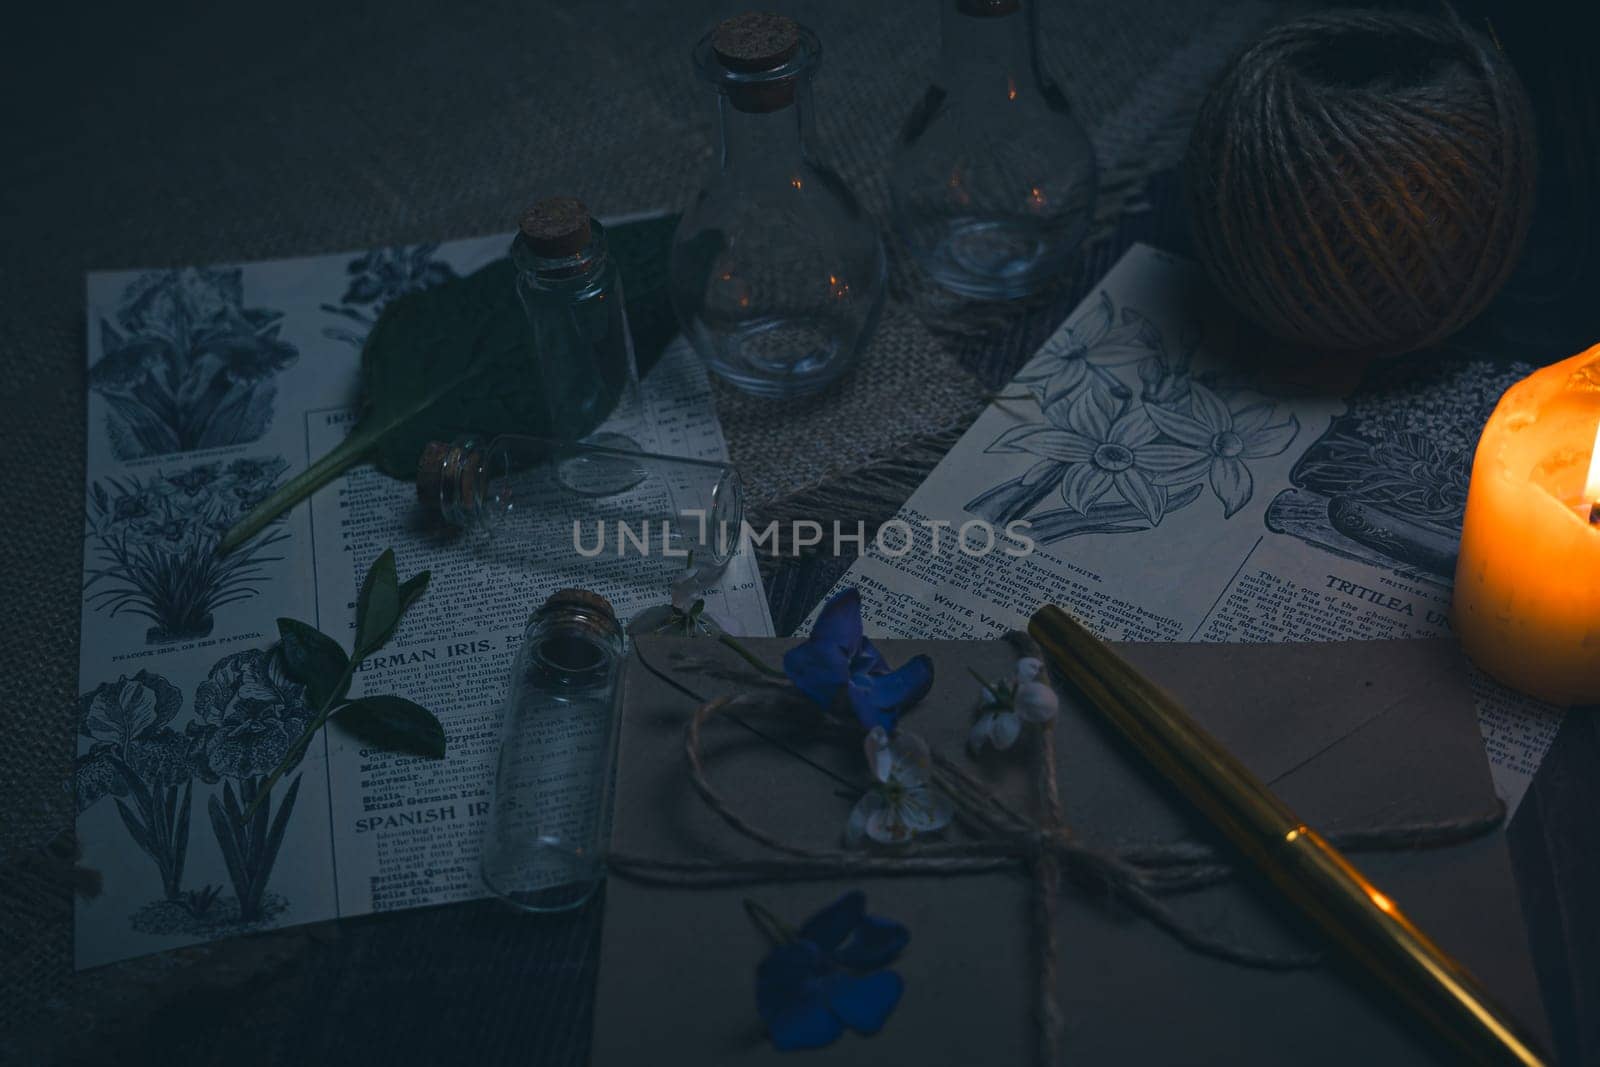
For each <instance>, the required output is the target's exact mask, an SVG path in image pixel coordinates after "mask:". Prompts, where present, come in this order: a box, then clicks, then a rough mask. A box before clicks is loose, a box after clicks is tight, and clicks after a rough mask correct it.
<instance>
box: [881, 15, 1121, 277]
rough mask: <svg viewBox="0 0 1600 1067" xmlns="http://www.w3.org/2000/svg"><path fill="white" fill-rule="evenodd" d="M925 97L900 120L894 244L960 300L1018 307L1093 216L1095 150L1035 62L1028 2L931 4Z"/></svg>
mask: <svg viewBox="0 0 1600 1067" xmlns="http://www.w3.org/2000/svg"><path fill="white" fill-rule="evenodd" d="M940 18H941V26H940V32H941V38H942V42H941V46H940V57H939V65H938V68H937V70H936V72H935V75H934V81H933V84H932V86H930V87H929V89H928V90H927V92H926V94H924V96H923V99H922V101H921V102H920V103H919V104H918V105H917V107H916V109H915V110H914V111H913V112H912V113H911V115H910V117H909V118H908V119H907V120H906V124H905V126H904V128H903V130H902V131H901V137H900V146H899V149H898V152H897V155H896V158H895V163H894V169H893V170H892V172H891V173H890V177H889V191H890V197H891V205H892V212H893V218H894V230H895V233H896V235H897V236H898V237H899V238H900V240H901V241H902V242H904V244H905V246H906V247H907V248H908V249H909V250H910V252H911V254H912V256H913V257H915V259H916V260H917V261H918V262H919V263H921V264H922V266H923V267H924V268H925V269H926V270H927V271H928V273H929V274H930V275H932V277H933V279H934V280H935V281H936V282H938V283H939V284H940V285H941V286H943V287H944V288H946V289H949V290H951V291H952V292H955V293H958V294H960V295H962V296H966V297H973V298H977V299H986V300H999V299H1006V300H1009V299H1013V298H1016V297H1020V296H1026V295H1028V294H1029V293H1032V292H1035V291H1037V290H1038V289H1040V288H1042V287H1043V286H1044V285H1045V284H1046V283H1047V282H1049V281H1050V280H1051V279H1052V278H1054V277H1055V276H1057V275H1058V274H1060V273H1061V272H1062V270H1063V269H1065V268H1066V267H1067V266H1068V265H1069V264H1070V261H1071V256H1072V253H1073V252H1074V251H1075V250H1076V249H1077V247H1078V245H1079V244H1080V243H1082V241H1083V238H1084V235H1085V234H1086V233H1087V232H1088V228H1089V222H1090V219H1091V217H1092V216H1093V213H1094V202H1095V194H1096V191H1097V182H1098V177H1097V169H1096V165H1095V158H1094V148H1093V146H1092V145H1091V144H1090V142H1089V138H1088V135H1087V134H1086V133H1085V132H1084V130H1083V127H1082V126H1081V125H1079V123H1078V121H1077V119H1076V118H1074V117H1073V115H1072V111H1071V109H1070V107H1069V106H1068V104H1067V99H1066V97H1065V95H1063V93H1062V92H1061V90H1060V89H1059V88H1058V87H1057V86H1056V85H1055V83H1054V82H1052V81H1050V80H1049V78H1048V77H1046V75H1045V74H1044V71H1043V68H1042V67H1041V65H1040V63H1039V52H1038V18H1037V10H1036V0H940Z"/></svg>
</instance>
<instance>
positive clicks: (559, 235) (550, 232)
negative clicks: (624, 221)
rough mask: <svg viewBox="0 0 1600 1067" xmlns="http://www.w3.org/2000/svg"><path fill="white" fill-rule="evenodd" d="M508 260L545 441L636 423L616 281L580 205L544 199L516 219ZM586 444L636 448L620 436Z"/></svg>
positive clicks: (599, 236) (628, 339)
mask: <svg viewBox="0 0 1600 1067" xmlns="http://www.w3.org/2000/svg"><path fill="white" fill-rule="evenodd" d="M511 262H512V263H513V264H514V265H515V267H516V269H517V281H516V285H517V298H518V299H519V300H520V301H521V302H522V309H523V312H524V313H525V314H526V316H527V320H528V326H529V328H530V330H531V331H532V336H533V356H534V359H535V361H536V365H537V366H538V367H539V368H540V374H541V376H542V379H543V386H544V391H545V396H546V397H547V406H548V411H549V417H550V436H552V437H557V438H564V439H574V438H579V437H583V436H584V435H585V434H588V433H590V432H591V431H592V430H593V429H594V428H595V427H596V426H598V425H599V424H600V423H602V422H603V421H605V420H606V419H607V418H608V417H611V418H612V419H613V422H614V424H615V423H620V424H622V425H626V424H627V423H628V422H629V421H636V420H638V419H640V418H642V410H641V404H640V397H639V371H638V366H637V364H636V363H635V361H634V352H633V336H632V334H631V333H630V332H629V330H628V313H627V309H626V308H625V307H624V306H623V299H622V277H621V275H620V273H619V272H618V270H617V266H616V263H615V261H613V260H612V258H611V256H610V254H609V252H608V251H607V248H606V234H605V227H604V226H602V225H601V224H600V223H599V222H598V221H596V220H595V219H593V218H591V217H590V216H589V210H588V208H586V207H584V205H583V203H582V201H580V200H576V199H574V198H572V197H569V196H555V197H547V198H545V199H543V200H540V201H538V202H537V203H535V204H534V205H533V206H532V207H531V208H529V209H528V210H527V211H526V212H524V213H523V215H522V217H521V219H520V220H519V222H518V226H517V235H516V237H515V238H513V239H512V242H511ZM591 439H592V440H595V441H596V443H599V444H604V445H607V446H610V447H613V448H628V449H637V447H638V446H637V444H636V443H635V441H634V438H633V437H632V436H629V435H628V434H625V433H617V432H607V433H603V434H598V435H596V436H595V437H594V438H591Z"/></svg>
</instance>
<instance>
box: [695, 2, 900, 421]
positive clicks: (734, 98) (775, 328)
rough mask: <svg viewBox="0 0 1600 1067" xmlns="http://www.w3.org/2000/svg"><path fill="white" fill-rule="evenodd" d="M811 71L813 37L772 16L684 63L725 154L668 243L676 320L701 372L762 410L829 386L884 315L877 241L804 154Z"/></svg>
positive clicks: (830, 176) (727, 30) (744, 18)
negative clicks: (710, 91)
mask: <svg viewBox="0 0 1600 1067" xmlns="http://www.w3.org/2000/svg"><path fill="white" fill-rule="evenodd" d="M821 58H822V50H821V47H820V46H819V45H818V43H817V38H816V36H815V35H814V34H812V33H811V32H810V31H809V30H807V29H805V28H804V27H802V26H800V25H798V24H797V23H795V22H794V21H793V20H792V19H788V18H784V17H782V16H778V15H741V16H738V17H736V18H732V19H728V20H727V21H725V22H723V23H722V24H720V25H719V26H718V27H717V28H716V29H715V30H713V31H712V32H711V33H709V34H707V35H706V36H705V37H704V38H702V39H701V41H700V43H699V44H698V45H697V46H696V47H695V50H694V61H695V65H696V67H698V68H699V71H700V74H701V76H702V77H704V78H705V80H706V81H707V82H709V83H710V84H711V86H712V87H713V88H714V89H715V90H716V92H717V114H718V117H719V120H720V129H721V141H722V150H721V154H720V157H719V160H718V165H717V170H716V173H715V174H714V175H713V176H712V178H711V180H710V182H709V183H708V184H707V185H706V186H705V188H703V189H702V190H701V191H700V193H699V195H698V196H697V197H696V198H695V201H694V203H693V204H691V205H690V207H689V208H688V210H686V211H685V212H684V214H683V218H682V220H681V221H680V222H679V224H678V229H677V232H676V233H675V234H674V236H673V246H672V257H671V264H670V275H669V280H670V288H671V294H672V302H673V308H674V309H675V310H676V312H677V315H678V320H679V322H680V323H681V324H682V326H683V330H684V333H685V334H686V335H687V336H688V339H689V342H690V344H692V345H693V346H694V349H695V351H697V352H698V353H699V354H700V356H701V357H702V358H703V359H705V361H706V363H707V364H708V365H709V366H710V367H711V369H712V370H713V371H715V372H716V373H717V374H719V375H721V376H722V377H723V378H725V379H726V380H728V381H729V382H731V383H733V384H734V385H735V386H737V387H738V388H740V389H742V390H744V391H745V392H748V393H754V394H756V395H758V396H770V397H792V396H800V395H804V394H806V393H812V392H816V391H817V390H820V389H822V388H823V387H825V386H827V385H828V384H829V383H831V382H833V381H834V380H836V379H837V378H838V377H839V376H840V375H841V374H843V373H844V372H845V371H846V370H847V369H848V368H849V367H850V366H851V365H852V364H853V363H854V362H855V360H856V358H857V356H858V355H859V354H860V352H861V349H862V347H863V346H864V345H865V344H866V341H867V339H868V337H869V336H870V335H871V333H872V330H873V327H874V325H875V324H876V320H877V315H878V311H879V309H880V308H881V307H882V304H883V295H884V285H885V268H884V263H885V260H884V252H883V244H882V241H881V240H880V238H879V236H878V232H877V229H876V228H875V227H874V226H873V224H872V222H871V221H870V220H869V219H868V218H867V217H866V216H865V215H864V214H863V213H862V211H861V208H860V206H859V205H858V204H857V202H856V199H855V197H853V196H852V195H851V194H850V191H849V190H848V189H846V188H845V186H844V183H843V182H842V181H840V179H839V177H838V176H837V175H836V174H834V173H833V172H832V171H831V170H829V169H828V168H826V167H825V166H823V165H822V164H821V163H820V162H818V161H817V158H816V156H815V155H814V153H813V150H812V141H813V135H812V131H811V119H810V109H811V78H812V76H813V75H814V74H815V73H816V70H817V66H818V64H819V62H820V61H821Z"/></svg>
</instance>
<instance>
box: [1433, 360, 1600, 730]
mask: <svg viewBox="0 0 1600 1067" xmlns="http://www.w3.org/2000/svg"><path fill="white" fill-rule="evenodd" d="M1451 624H1452V626H1453V627H1454V629H1455V632H1456V636H1457V637H1459V638H1460V640H1461V644H1462V647H1464V648H1465V649H1466V650H1467V653H1468V654H1469V655H1471V657H1472V658H1473V660H1474V661H1475V662H1476V663H1477V664H1478V666H1480V667H1482V668H1483V669H1484V670H1485V671H1487V672H1488V673H1489V674H1490V675H1492V676H1493V677H1495V678H1497V679H1499V680H1500V681H1501V682H1504V683H1505V684H1506V685H1509V686H1511V687H1512V688H1513V689H1517V690H1520V691H1521V692H1524V693H1527V694H1528V695H1530V696H1534V697H1538V698H1539V699H1541V700H1547V701H1550V702H1551V703H1553V704H1562V705H1568V706H1570V705H1576V704H1600V345H1596V346H1595V347H1594V348H1591V349H1589V350H1588V351H1587V352H1583V353H1580V354H1579V355H1576V356H1573V357H1572V358H1571V359H1567V360H1563V361H1562V362H1560V363H1556V364H1554V365H1552V366H1549V367H1545V368H1544V369H1543V370H1540V371H1537V372H1535V373H1534V374H1532V375H1530V376H1529V377H1527V378H1525V379H1523V380H1522V381H1520V382H1518V383H1517V384H1516V385H1514V386H1512V387H1511V388H1510V389H1508V390H1507V391H1506V394H1505V396H1503V397H1501V398H1500V403H1499V404H1498V405H1497V406H1496V407H1495V409H1494V414H1493V415H1491V416H1489V422H1488V424H1487V425H1486V426H1485V427H1484V429H1483V436H1482V437H1481V438H1480V439H1479V441H1478V451H1477V455H1476V456H1475V458H1474V459H1473V463H1472V485H1471V487H1470V488H1469V489H1468V491H1467V511H1466V516H1465V518H1464V519H1463V521H1462V525H1461V554H1460V556H1459V557H1458V558H1457V560H1456V585H1455V601H1454V606H1453V608H1452V615H1451Z"/></svg>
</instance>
